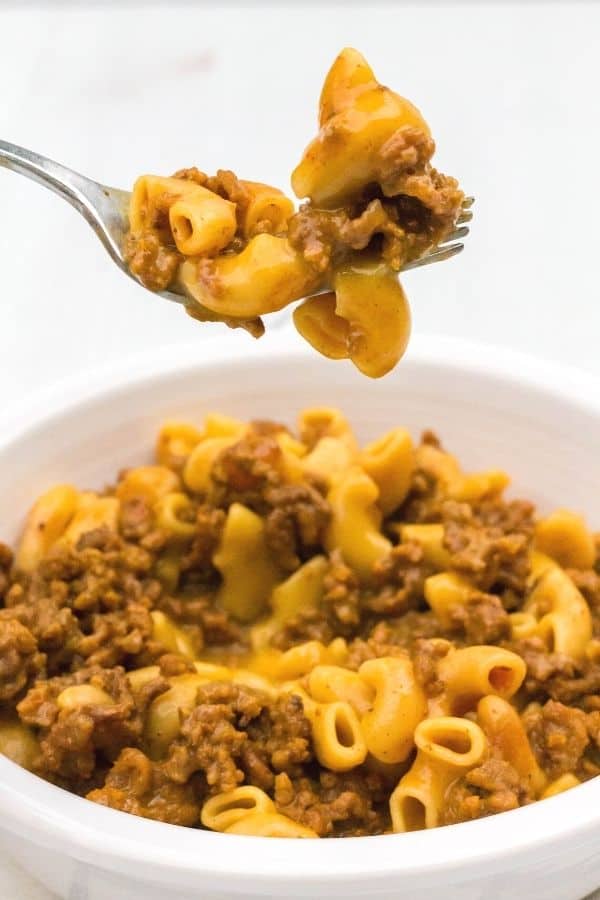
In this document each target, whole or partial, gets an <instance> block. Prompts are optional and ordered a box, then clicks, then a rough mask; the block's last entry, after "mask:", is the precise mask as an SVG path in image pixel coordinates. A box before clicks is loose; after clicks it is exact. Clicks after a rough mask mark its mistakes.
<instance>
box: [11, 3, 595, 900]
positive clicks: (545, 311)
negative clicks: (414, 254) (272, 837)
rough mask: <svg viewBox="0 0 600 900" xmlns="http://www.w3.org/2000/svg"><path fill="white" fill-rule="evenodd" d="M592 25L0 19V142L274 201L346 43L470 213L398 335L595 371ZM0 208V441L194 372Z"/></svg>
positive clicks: (18, 211) (156, 320)
mask: <svg viewBox="0 0 600 900" xmlns="http://www.w3.org/2000/svg"><path fill="white" fill-rule="evenodd" d="M599 27H600V6H599V5H594V4H589V5H579V4H576V3H572V2H563V3H554V4H549V5H546V4H543V3H539V4H531V5H527V6H522V5H509V4H505V5H500V6H498V5H484V4H480V5H476V4H466V5H462V6H461V5H458V4H453V3H445V4H443V5H442V6H441V7H436V6H435V5H430V4H425V5H421V6H420V7H418V6H410V5H408V6H403V7H398V5H396V8H394V9H392V8H390V7H381V8H377V7H374V6H373V4H369V10H368V12H361V11H360V10H359V9H356V8H347V9H343V8H341V7H339V6H338V7H337V8H334V9H329V10H328V9H327V8H326V7H323V6H319V7H317V6H314V7H308V8H307V9H305V10H303V11H301V10H297V11H289V10H277V9H276V8H275V7H272V8H269V9H266V10H262V11H259V10H254V11H251V10H246V11H234V10H227V11H223V12H219V13H217V12H208V11H207V10H205V9H199V8H196V9H193V8H190V6H185V7H182V8H181V9H177V8H176V7H175V5H173V4H169V6H168V12H165V11H164V10H161V9H159V8H156V6H153V7H152V8H151V9H148V10H146V9H144V6H143V5H141V4H138V6H137V8H135V9H129V10H121V11H120V12H119V11H116V10H115V9H110V10H106V11H104V12H103V11H98V10H96V11H93V10H90V11H77V10H75V9H68V8H63V9H62V10H58V11H51V10H45V11H40V10H35V9H33V8H31V7H28V6H27V5H26V6H25V8H23V9H22V10H21V11H16V10H13V11H6V10H4V11H2V12H0V83H2V85H3V86H4V88H5V90H3V92H2V105H1V106H0V137H2V138H6V139H8V140H13V141H15V142H18V143H22V144H24V145H25V146H30V147H31V148H33V149H36V150H39V151H40V152H43V153H46V154H48V155H50V156H54V157H55V158H56V159H58V160H60V161H63V162H65V163H67V164H70V165H72V166H73V167H75V168H79V169H80V170H81V171H83V172H85V173H87V174H90V175H92V176H94V177H97V178H98V179H100V180H105V181H107V182H109V183H113V184H116V185H119V186H123V187H125V186H127V185H129V184H130V183H131V182H132V180H133V179H134V177H135V176H136V174H138V173H139V172H141V171H157V172H160V171H165V172H168V171H171V170H173V169H175V168H178V167H180V166H181V165H184V164H188V163H189V164H194V163H196V164H198V165H199V166H200V167H202V168H206V169H207V170H209V171H212V170H214V169H215V168H216V167H217V166H226V167H227V166H229V167H232V168H234V169H235V170H237V171H239V173H240V174H242V175H245V176H246V177H251V178H257V179H259V178H262V179H265V180H269V179H272V180H273V181H274V183H277V184H279V185H280V186H282V187H286V186H287V185H288V183H289V172H290V170H291V168H292V166H293V165H294V164H295V162H296V161H297V159H298V155H299V152H300V149H301V148H302V147H303V146H304V144H305V143H306V142H307V140H308V139H309V138H310V137H311V136H312V134H313V131H314V127H315V116H316V98H317V94H318V90H319V85H320V81H321V78H322V75H323V74H324V72H325V70H326V67H327V65H328V64H329V62H330V60H331V58H332V57H333V56H334V55H335V53H336V52H337V51H338V50H339V48H340V47H341V46H343V45H344V44H354V45H355V46H357V47H359V48H360V49H362V50H363V51H364V52H365V53H366V55H367V56H368V58H369V59H370V60H371V61H372V63H373V65H374V67H375V69H376V72H377V73H378V74H379V75H380V77H381V78H382V80H384V81H387V82H388V83H390V84H391V85H392V86H393V87H396V88H397V89H399V90H400V91H402V92H405V93H406V94H407V96H409V97H410V98H411V99H414V100H415V101H416V102H417V104H418V105H419V106H420V107H421V108H422V110H423V112H424V113H425V115H426V117H427V118H428V119H429V121H430V122H431V124H432V127H433V130H434V133H435V135H436V136H437V139H438V154H437V161H438V164H439V167H440V168H441V169H442V170H444V171H448V172H450V173H452V174H456V175H457V176H458V177H459V178H461V180H462V182H463V184H464V186H465V188H466V189H468V190H469V191H471V192H473V193H474V194H475V195H476V196H477V201H478V203H477V209H476V215H477V218H476V221H475V223H474V229H473V233H472V235H471V236H470V238H469V239H468V246H467V249H466V251H465V253H464V254H463V255H462V257H460V258H459V259H457V260H454V261H452V262H450V263H448V264H444V265H442V266H440V267H438V268H435V267H434V268H431V269H429V270H424V271H422V272H417V273H413V274H411V275H408V276H406V279H405V284H406V286H407V288H408V291H409V294H410V297H411V299H412V302H413V311H414V323H415V331H416V332H417V333H419V332H424V331H435V332H446V333H448V334H458V335H465V336H469V337H473V338H477V339H483V340H492V341H495V342H497V343H500V344H504V345H506V346H513V347H517V348H523V349H528V350H529V351H530V352H533V353H538V354H539V355H540V356H542V357H548V358H553V359H556V360H561V361H566V362H573V363H576V364H578V365H581V366H585V367H587V368H589V369H590V370H595V371H597V372H600V355H599V354H598V352H597V347H598V339H599V335H600V290H599V288H598V284H599V279H598V275H597V271H596V269H597V251H596V242H597V215H596V209H597V192H598V186H597V184H596V183H595V174H594V172H595V170H594V166H595V160H596V159H597V158H598V155H599V151H600V119H599V118H598V116H597V115H596V110H597V85H598V82H599V77H600V56H599V55H598V53H597V47H596V40H595V39H596V36H597V34H598V29H599ZM415 29H416V33H417V34H418V35H419V39H418V40H415V39H414V38H410V35H411V34H414V33H415V31H414V30H415ZM405 35H408V36H409V37H408V38H406V37H405ZM273 109H274V110H275V112H273V111H272V110H273ZM590 194H591V196H590ZM0 208H1V210H2V214H1V216H0V259H1V260H2V279H3V289H2V299H1V300H0V373H1V375H2V403H1V404H0V425H1V424H2V422H4V421H6V420H7V419H10V418H11V416H13V415H14V414H15V412H17V411H18V409H19V408H20V406H21V404H22V403H23V402H24V401H25V400H26V399H27V398H29V396H30V395H31V394H33V393H35V392H36V391H38V390H39V389H40V388H41V387H44V386H46V385H48V384H51V383H53V382H54V381H55V380H56V379H59V378H62V377H63V376H66V375H70V374H73V373H80V377H81V380H82V381H85V378H86V372H87V371H88V370H89V367H90V366H94V365H95V364H97V363H98V362H100V361H103V360H105V361H110V360H115V361H117V360H119V359H120V358H121V357H122V356H123V355H124V354H126V353H129V352H132V351H136V350H140V349H143V348H161V347H164V346H165V345H169V344H175V343H177V342H180V341H189V340H191V339H197V341H198V355H199V357H200V356H202V354H203V347H202V342H203V341H205V340H206V339H207V336H210V337H213V336H214V335H216V334H218V330H217V329H216V328H212V327H211V328H205V330H204V331H201V330H200V329H198V328H197V327H195V326H194V323H191V322H190V321H189V320H188V319H187V317H185V315H183V314H182V313H181V311H180V310H178V309H172V308H171V307H169V306H168V305H166V304H163V303H162V302H160V301H155V300H153V298H152V297H150V295H148V294H145V293H144V292H143V291H142V290H141V289H138V288H137V287H136V286H135V285H133V284H129V283H128V282H127V281H126V280H125V279H124V278H123V276H121V275H120V274H119V273H118V271H117V270H116V268H114V267H113V266H112V264H111V263H110V262H109V260H108V257H106V256H105V255H104V251H103V250H102V248H101V247H100V245H99V243H97V241H96V239H95V238H94V236H93V234H92V232H91V231H90V230H89V229H88V227H87V226H86V225H85V223H84V222H83V220H81V219H80V218H79V217H78V215H77V214H76V213H75V212H74V211H73V210H71V209H70V208H68V207H67V206H66V205H64V204H63V203H62V201H60V200H59V199H58V198H56V197H54V196H53V195H51V194H46V193H44V192H43V191H42V190H41V189H39V188H38V187H37V186H35V185H33V184H31V183H28V182H26V181H25V180H23V179H18V178H17V177H16V176H14V175H12V174H10V173H5V172H4V171H2V170H0ZM511 235H512V236H513V241H512V243H511V246H510V251H509V249H508V244H507V242H508V238H509V236H511ZM249 340H250V339H248V341H249ZM236 346H237V345H236ZM334 371H336V370H334ZM0 871H2V875H3V876H4V877H2V878H0V898H1V900H15V898H17V897H18V898H19V900H29V898H31V900H33V898H35V900H37V898H38V897H40V896H41V895H40V893H39V891H37V889H33V890H32V891H29V893H28V890H29V889H28V888H27V887H26V885H25V882H21V881H20V880H19V879H18V878H17V879H15V878H13V876H12V874H11V871H10V870H9V871H8V874H7V875H6V876H5V873H4V870H3V869H2V861H1V857H0Z"/></svg>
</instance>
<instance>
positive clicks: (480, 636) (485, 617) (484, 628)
mask: <svg viewBox="0 0 600 900" xmlns="http://www.w3.org/2000/svg"><path fill="white" fill-rule="evenodd" d="M451 619H452V626H453V628H456V629H457V630H458V631H459V632H460V633H461V634H462V637H463V639H464V641H465V643H467V644H498V643H500V642H501V641H503V640H504V639H505V638H507V637H508V635H509V632H510V619H509V617H508V613H507V612H506V610H505V609H504V606H503V605H502V601H501V600H500V598H499V597H497V596H496V595H495V594H485V593H482V592H480V591H476V592H475V593H474V594H473V595H472V596H471V597H470V598H469V602H468V603H467V604H466V605H465V606H458V607H456V609H454V610H453V611H452V613H451Z"/></svg>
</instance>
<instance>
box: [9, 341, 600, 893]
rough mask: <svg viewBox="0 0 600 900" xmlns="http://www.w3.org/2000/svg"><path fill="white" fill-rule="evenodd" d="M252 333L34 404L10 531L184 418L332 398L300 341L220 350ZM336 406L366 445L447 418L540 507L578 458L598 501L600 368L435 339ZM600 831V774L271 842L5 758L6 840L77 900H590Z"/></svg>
mask: <svg viewBox="0 0 600 900" xmlns="http://www.w3.org/2000/svg"><path fill="white" fill-rule="evenodd" d="M240 340H242V338H241V337H239V336H236V337H235V338H234V339H233V344H232V343H231V340H230V339H228V338H225V339H224V340H223V341H222V342H221V341H219V342H213V344H207V345H206V347H205V358H204V359H203V360H202V362H199V361H198V360H197V353H196V345H191V346H188V347H187V348H186V347H181V348H178V349H174V350H172V351H171V352H170V353H168V354H166V355H165V358H163V360H162V361H161V362H158V361H157V358H156V354H155V353H153V352H151V353H149V354H147V355H146V357H145V359H144V360H141V361H138V362H136V363H135V365H134V366H132V365H131V364H124V365H123V366H121V367H120V369H119V370H118V371H113V372H112V373H107V372H106V371H105V372H102V373H99V374H97V375H96V376H94V378H93V379H92V384H91V385H87V386H83V385H81V384H79V385H74V386H73V387H72V389H71V391H70V392H67V393H66V394H65V396H64V397H62V398H61V397H57V396H55V397H54V398H52V399H48V400H47V401H46V403H45V407H46V409H45V412H44V415H43V417H42V418H41V419H40V410H39V409H37V410H33V411H32V413H31V414H30V417H29V418H30V421H32V422H34V423H37V424H35V425H34V426H33V427H31V428H29V429H26V430H24V431H21V432H20V435H19V436H18V437H17V439H16V440H12V441H10V442H8V443H5V444H4V446H0V473H1V475H0V508H2V509H3V510H4V511H5V525H6V527H7V533H8V536H9V538H10V537H11V534H12V532H13V530H14V529H16V528H17V527H18V525H19V522H20V510H22V509H23V507H24V506H25V505H27V504H28V503H29V502H30V501H31V499H32V496H33V495H34V494H35V493H37V491H38V490H39V489H40V488H41V487H42V485H44V484H47V483H48V482H52V481H55V480H64V479H65V478H67V477H68V478H72V479H73V480H74V481H75V482H76V483H78V484H82V485H90V486H97V485H102V484H103V483H105V482H106V480H107V478H108V477H109V476H110V475H111V474H112V473H113V472H114V470H115V468H117V467H118V466H119V465H125V466H127V465H129V464H131V463H132V462H134V461H135V460H139V459H141V458H144V456H145V454H147V453H148V450H149V448H150V446H151V445H152V441H153V437H154V434H155V431H156V427H157V424H158V422H159V421H161V420H162V419H163V418H164V417H165V416H167V415H169V414H175V415H176V416H178V417H179V416H181V417H185V418H189V417H198V419H199V418H200V417H201V416H202V414H203V413H204V412H206V411H207V410H209V409H215V408H217V409H222V410H223V411H224V412H226V413H229V414H231V415H238V416H247V417H249V418H252V417H256V416H257V415H260V414H261V413H262V412H263V409H264V404H266V405H267V408H268V410H269V413H270V414H271V415H272V416H273V417H274V418H275V419H279V420H284V421H288V422H290V421H293V418H294V416H295V414H296V413H297V411H298V409H299V408H300V407H302V406H306V405H309V406H310V405H315V404H317V403H319V402H322V398H323V383H324V381H325V380H326V379H327V378H328V373H329V371H330V363H329V362H328V361H326V360H324V359H323V358H320V359H319V358H317V357H315V356H314V354H312V353H311V352H310V351H309V350H308V349H306V350H305V351H304V352H303V353H302V354H298V353H295V352H294V351H293V349H292V347H291V343H290V340H289V339H287V340H286V339H284V340H283V341H282V346H281V348H278V347H277V341H273V340H266V341H265V343H264V345H263V346H262V347H261V346H259V345H253V347H252V350H251V351H249V353H248V354H247V356H246V358H245V359H243V360H237V361H235V362H225V361H223V355H224V351H225V348H226V347H233V350H234V351H235V350H236V348H237V346H238V344H239V342H240ZM517 372H518V376H517V377H515V373H517ZM208 376H210V377H208ZM199 384H201V385H202V386H203V390H202V396H201V397H200V396H199V392H198V385H199ZM89 392H91V393H90V396H89V397H88V393H89ZM375 396H376V397H377V402H374V401H373V398H374V397H375ZM291 398H293V399H291ZM328 401H329V402H331V403H332V404H333V405H339V406H342V407H343V408H344V409H345V411H346V412H347V413H348V415H349V417H350V419H351V421H352V422H353V424H354V425H355V427H356V432H357V436H358V438H359V440H361V441H364V440H367V439H370V438H372V437H374V436H375V435H376V434H378V433H381V432H382V431H383V430H384V428H386V427H388V426H389V422H390V420H391V419H393V417H394V416H397V414H398V409H401V410H402V420H403V422H404V423H405V424H406V425H407V426H408V427H409V428H410V429H411V430H412V431H413V432H418V430H419V429H420V428H421V427H422V426H423V424H424V423H426V422H435V423H437V424H438V425H439V427H440V430H441V431H442V433H443V434H444V436H445V438H446V439H447V441H448V444H449V446H451V447H452V448H453V449H455V450H456V452H457V454H458V455H459V457H460V458H461V459H462V460H464V461H465V466H466V467H467V468H471V467H473V468H475V469H477V468H480V467H481V466H483V465H484V464H486V463H487V464H490V463H491V462H493V463H494V464H497V465H498V466H501V467H503V468H506V469H508V471H510V472H511V474H512V475H513V489H514V491H515V492H516V493H519V492H520V491H522V490H523V488H524V486H525V485H527V486H528V494H529V496H531V497H532V498H533V499H534V500H536V501H538V502H539V504H540V506H541V507H542V509H543V508H547V507H548V506H549V505H550V504H551V503H553V502H554V501H555V498H556V497H557V496H558V495H559V494H560V495H562V492H563V489H564V484H565V481H566V480H567V479H568V478H569V476H570V473H571V472H572V470H573V469H575V470H576V471H581V472H586V479H585V482H584V481H583V480H580V481H578V482H577V481H576V482H574V483H573V482H572V481H571V482H570V485H569V500H570V502H572V503H573V505H574V506H575V508H578V509H581V510H582V511H583V512H584V513H587V514H591V513H592V512H593V511H595V510H597V509H598V507H599V506H600V470H598V467H597V465H596V463H597V447H598V445H600V379H599V378H594V377H593V376H590V375H587V376H586V375H584V374H582V373H580V372H578V371H577V370H571V369H563V368H561V367H558V366H555V365H544V364H542V363H540V362H538V361H535V360H530V359H528V358H527V357H521V356H519V355H515V354H513V353H508V352H507V351H503V350H501V349H499V348H496V349H490V348H484V347H476V346H470V345H469V344H468V343H466V342H456V341H455V342H452V341H451V340H449V339H448V338H441V339H435V338H427V339H416V340H415V341H414V342H413V344H412V345H411V348H410V350H409V353H408V356H407V358H406V360H405V361H404V363H403V365H402V366H400V367H398V369H397V370H396V371H395V372H394V373H393V375H391V376H390V377H389V378H386V379H383V380H382V381H380V382H378V383H377V384H376V386H374V385H373V383H372V382H369V381H367V379H365V378H364V377H362V376H361V375H359V374H358V372H356V371H355V370H353V369H351V368H350V367H343V368H340V369H339V375H338V378H337V379H336V380H335V382H333V381H331V382H330V384H329V386H328ZM549 448H551V450H552V452H549ZM31 473H34V477H33V478H32V477H31ZM599 831H600V779H593V780H592V781H590V782H589V783H588V784H585V785H581V786H580V787H577V788H575V789H574V790H571V791H567V792H566V793H564V794H561V795H560V796H558V797H554V798H552V799H550V800H546V801H543V802H542V803H534V804H532V805H531V806H528V807H525V808H522V809H519V810H516V811H514V812H512V813H510V814H507V815H500V816H492V817H490V818H488V819H485V820H482V821H479V822H467V823H464V824H462V825H457V826H454V827H452V828H447V829H433V830H432V831H428V832H416V833H412V834H406V835H402V836H401V837H400V836H396V835H389V836H382V837H378V838H375V839H373V840H370V839H366V838H348V839H345V840H339V841H289V840H275V839H272V840H269V841H265V840H264V839H261V838H258V839H252V838H245V837H234V836H232V835H227V836H224V835H219V834H214V833H211V832H198V831H192V830H191V829H177V828H174V827H171V826H165V825H163V824H161V823H156V822H150V821H148V820H145V819H140V818H136V817H133V816H126V815H123V814H120V813H115V812H114V811H112V810H108V809H106V808H104V807H101V806H98V805H96V804H92V803H88V802H86V801H84V800H82V799H81V798H78V797H75V796H73V795H71V794H69V793H68V792H66V791H62V790H60V789H58V788H55V787H54V786H53V785H49V784H47V783H46V782H44V781H42V780H40V779H37V778H34V777H33V776H31V775H30V774H29V773H28V772H26V771H24V770H23V769H19V768H18V767H16V766H14V764H13V763H11V762H9V761H8V760H7V759H5V758H2V757H0V843H1V844H2V846H4V847H5V848H8V849H9V850H10V852H11V853H13V854H14V855H15V858H16V859H18V861H19V862H20V863H22V864H23V865H25V866H26V867H27V869H28V870H29V871H31V872H34V873H35V874H36V875H38V876H39V877H40V878H42V879H43V880H44V882H45V883H46V884H47V885H48V886H49V887H51V888H52V889H53V890H55V891H57V892H59V893H60V895H61V896H62V897H65V898H67V897H68V898H71V900H73V898H77V900H115V898H116V897H118V898H119V900H140V898H141V897H144V898H145V900H164V897H165V893H167V896H168V897H169V898H170V900H196V898H197V892H198V885H199V884H201V885H202V891H203V900H236V898H237V900H266V897H273V896H276V897H285V896H287V897H290V898H296V900H313V898H315V897H322V896H325V894H326V895H327V896H328V897H331V898H332V900H351V898H354V900H359V898H360V900H371V898H378V900H481V897H482V896H484V895H485V896H486V897H490V898H493V900H509V898H510V900H513V898H514V897H525V896H527V897H528V900H548V898H549V897H552V900H580V898H581V897H582V896H583V895H584V894H585V893H586V892H589V890H590V889H591V888H593V887H594V886H595V885H596V884H597V883H598V881H599V880H600V856H599V855H598V853H597V843H598V833H599ZM75 860H77V861H76V862H75ZM432 860H435V866H432V865H431V861H432ZM509 870H510V878H509V877H507V873H508V871H509Z"/></svg>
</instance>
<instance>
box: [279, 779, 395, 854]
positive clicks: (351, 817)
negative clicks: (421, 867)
mask: <svg viewBox="0 0 600 900" xmlns="http://www.w3.org/2000/svg"><path fill="white" fill-rule="evenodd" d="M388 794H389V788H388V787H387V786H386V784H385V781H384V779H383V777H382V776H381V775H379V774H378V773H375V772H369V771H367V770H366V769H365V768H364V767H361V768H360V769H355V770H353V771H352V772H339V773H338V772H328V771H326V770H322V771H321V772H320V774H319V777H318V778H310V777H302V778H298V779H294V778H290V776H289V775H288V774H287V773H282V774H280V775H278V776H277V777H276V779H275V804H276V805H277V808H278V809H279V811H280V812H281V813H283V814H284V815H286V816H289V817H290V818H291V819H294V821H296V822H300V824H301V825H305V826H306V827H307V828H312V829H313V831H316V833H317V834H318V835H319V836H320V837H329V836H335V837H343V836H344V835H352V836H358V835H362V834H382V833H383V832H384V831H386V830H388V829H389V827H390V822H389V810H388V804H387V798H388Z"/></svg>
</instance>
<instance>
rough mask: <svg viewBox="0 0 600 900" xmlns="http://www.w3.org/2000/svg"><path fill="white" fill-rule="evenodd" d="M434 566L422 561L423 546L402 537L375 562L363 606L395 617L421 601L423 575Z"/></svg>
mask: <svg viewBox="0 0 600 900" xmlns="http://www.w3.org/2000/svg"><path fill="white" fill-rule="evenodd" d="M431 574H433V569H432V567H431V566H430V565H428V564H427V563H426V561H425V558H424V554H423V548H422V547H421V545H420V544H418V543H416V542H415V541H405V542H403V543H401V544H398V545H397V546H396V547H393V548H392V550H391V552H390V553H389V554H388V555H387V556H384V558H383V559H382V560H380V561H379V562H378V563H376V564H375V566H374V570H373V578H374V581H375V588H374V590H373V591H371V592H369V593H368V594H367V595H366V597H365V600H364V604H363V605H364V609H365V610H367V611H368V612H370V613H375V614H376V615H377V616H383V617H386V618H387V617H393V618H396V617H398V616H400V615H402V614H403V613H406V612H408V610H410V609H414V608H416V607H418V606H419V605H420V604H422V602H423V586H424V584H425V579H426V578H427V577H428V576H429V575H431Z"/></svg>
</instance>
